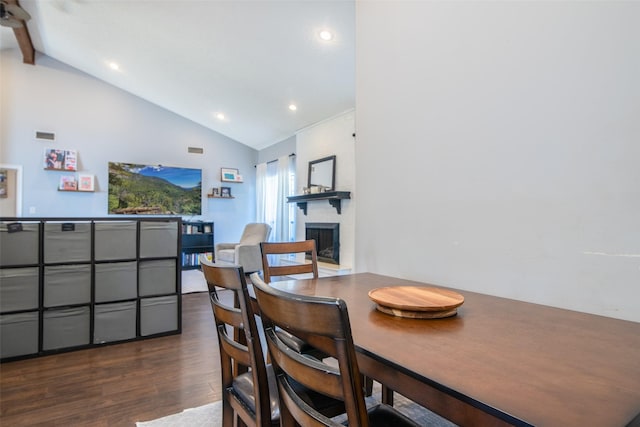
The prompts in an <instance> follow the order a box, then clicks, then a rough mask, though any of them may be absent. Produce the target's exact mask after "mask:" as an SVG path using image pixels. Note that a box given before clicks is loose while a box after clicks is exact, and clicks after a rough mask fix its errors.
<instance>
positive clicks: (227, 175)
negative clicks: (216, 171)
mask: <svg viewBox="0 0 640 427" xmlns="http://www.w3.org/2000/svg"><path fill="white" fill-rule="evenodd" d="M220 179H221V180H222V182H243V181H242V175H240V172H239V171H238V169H232V168H221V169H220Z"/></svg>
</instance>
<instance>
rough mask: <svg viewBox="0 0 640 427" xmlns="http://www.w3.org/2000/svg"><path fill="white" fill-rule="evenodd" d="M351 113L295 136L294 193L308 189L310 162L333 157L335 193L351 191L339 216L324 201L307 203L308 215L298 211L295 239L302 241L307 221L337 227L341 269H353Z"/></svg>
mask: <svg viewBox="0 0 640 427" xmlns="http://www.w3.org/2000/svg"><path fill="white" fill-rule="evenodd" d="M354 119H355V113H354V112H353V111H350V112H347V113H344V114H341V115H339V116H336V117H333V118H330V119H327V120H325V121H323V122H321V123H318V124H316V125H314V126H311V127H308V128H306V129H303V130H301V131H300V132H298V133H297V134H296V153H297V156H296V177H297V189H296V194H302V188H303V187H306V186H307V182H308V176H309V162H310V161H312V160H317V159H321V158H324V157H328V156H332V155H335V156H336V182H335V184H336V185H335V187H336V191H350V192H351V199H350V200H343V201H342V204H341V214H340V215H338V213H337V211H336V209H335V208H334V207H333V206H331V205H329V202H328V201H326V200H321V201H314V202H309V203H307V215H306V216H305V215H304V213H303V212H302V210H300V209H297V208H296V209H297V210H296V212H297V214H296V215H297V216H296V238H297V240H302V239H304V236H305V230H304V224H305V223H306V222H337V223H339V224H340V266H341V268H353V267H354V259H355V218H356V206H355V202H356V200H355V198H356V194H357V192H356V188H355V186H356V185H355V184H356V182H355V170H354V165H355V159H354V155H355V147H354V138H353V136H352V135H353V133H354V127H355V123H354Z"/></svg>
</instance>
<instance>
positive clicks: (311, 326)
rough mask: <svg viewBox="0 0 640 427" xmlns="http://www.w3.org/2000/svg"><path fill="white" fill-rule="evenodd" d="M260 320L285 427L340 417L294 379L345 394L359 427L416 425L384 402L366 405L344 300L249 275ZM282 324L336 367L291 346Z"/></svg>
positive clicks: (327, 391)
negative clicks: (320, 407) (315, 404)
mask: <svg viewBox="0 0 640 427" xmlns="http://www.w3.org/2000/svg"><path fill="white" fill-rule="evenodd" d="M251 281H252V283H253V287H254V290H255V294H256V298H257V300H258V306H259V308H260V313H261V318H262V326H263V328H264V333H265V337H266V340H267V345H268V349H269V354H270V356H271V361H272V364H273V367H274V371H275V374H276V379H277V383H278V389H279V393H280V417H281V422H282V423H281V426H282V427H293V426H295V425H301V426H305V427H307V426H310V427H315V426H332V427H337V426H340V425H341V424H339V423H336V422H335V421H333V420H332V419H331V418H329V417H327V416H325V415H323V414H321V413H320V412H318V411H317V410H315V409H313V408H312V407H311V406H309V405H308V404H307V403H306V401H305V398H304V396H302V395H300V394H299V393H298V392H297V391H296V387H295V385H296V384H298V383H299V384H302V385H304V386H305V387H307V388H309V389H312V390H315V391H317V392H318V393H321V394H323V395H326V396H329V397H332V398H335V399H339V400H342V401H343V402H344V404H345V409H346V414H347V421H348V423H349V425H351V426H358V427H378V426H394V427H405V426H407V427H417V426H418V424H416V423H414V422H413V421H412V420H411V419H409V418H408V417H406V416H405V415H403V414H402V413H400V412H398V411H397V410H396V409H394V408H393V407H392V406H389V405H386V404H384V403H381V404H378V405H375V406H373V407H372V408H369V409H367V407H366V404H365V399H364V391H363V388H362V375H361V373H360V370H359V368H358V362H357V359H356V351H355V346H354V344H353V338H352V336H351V325H350V322H349V315H348V312H347V306H346V303H345V302H344V301H343V300H341V299H337V298H329V297H310V296H302V295H295V294H290V293H287V292H284V291H280V290H278V289H275V288H273V287H271V286H269V285H267V284H266V283H265V282H264V281H263V280H262V279H261V278H260V276H259V275H258V274H252V275H251ZM276 328H281V329H283V330H285V331H287V332H290V333H291V334H293V335H295V336H297V337H300V338H301V339H302V340H304V341H305V342H308V343H309V344H310V345H312V346H313V347H316V348H318V349H320V350H322V351H323V352H325V353H327V354H328V355H330V356H331V357H333V358H335V359H336V360H337V365H338V366H337V367H336V366H335V365H333V364H327V363H324V362H323V361H320V360H317V359H312V358H309V357H307V356H305V355H303V354H300V353H298V352H297V351H293V350H292V349H291V348H290V347H289V346H288V345H287V344H286V343H285V342H284V341H283V340H281V339H280V337H279V335H278V334H277V333H276Z"/></svg>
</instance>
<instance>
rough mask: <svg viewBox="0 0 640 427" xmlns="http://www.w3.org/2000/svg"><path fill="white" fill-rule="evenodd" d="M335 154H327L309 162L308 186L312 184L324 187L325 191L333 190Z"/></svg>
mask: <svg viewBox="0 0 640 427" xmlns="http://www.w3.org/2000/svg"><path fill="white" fill-rule="evenodd" d="M335 181H336V156H329V157H325V158H322V159H318V160H312V161H310V162H309V182H308V187H309V188H311V187H312V186H314V185H318V186H320V185H321V186H323V187H325V191H335Z"/></svg>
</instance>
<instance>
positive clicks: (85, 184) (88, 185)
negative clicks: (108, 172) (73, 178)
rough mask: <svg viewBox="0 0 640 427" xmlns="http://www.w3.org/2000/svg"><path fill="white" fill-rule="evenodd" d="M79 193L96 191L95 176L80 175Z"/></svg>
mask: <svg viewBox="0 0 640 427" xmlns="http://www.w3.org/2000/svg"><path fill="white" fill-rule="evenodd" d="M78 191H95V177H94V176H93V175H85V174H83V175H78Z"/></svg>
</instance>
